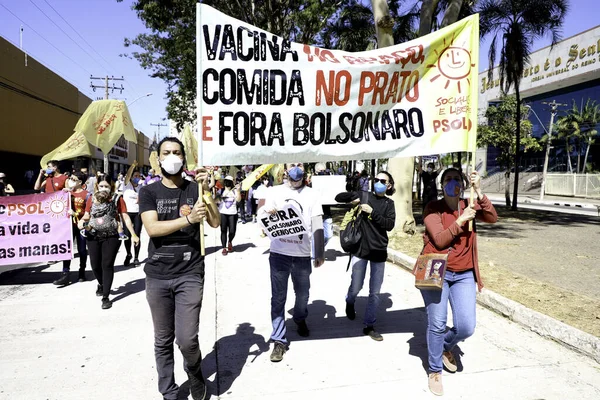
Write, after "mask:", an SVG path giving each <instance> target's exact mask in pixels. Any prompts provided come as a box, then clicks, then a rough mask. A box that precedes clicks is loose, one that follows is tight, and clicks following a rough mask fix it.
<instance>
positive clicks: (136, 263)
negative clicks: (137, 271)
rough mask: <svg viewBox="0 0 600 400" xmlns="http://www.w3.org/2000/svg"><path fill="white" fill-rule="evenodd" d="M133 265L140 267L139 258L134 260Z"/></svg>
mask: <svg viewBox="0 0 600 400" xmlns="http://www.w3.org/2000/svg"><path fill="white" fill-rule="evenodd" d="M133 265H140V260H139V259H138V258H137V257H136V258H134V259H133Z"/></svg>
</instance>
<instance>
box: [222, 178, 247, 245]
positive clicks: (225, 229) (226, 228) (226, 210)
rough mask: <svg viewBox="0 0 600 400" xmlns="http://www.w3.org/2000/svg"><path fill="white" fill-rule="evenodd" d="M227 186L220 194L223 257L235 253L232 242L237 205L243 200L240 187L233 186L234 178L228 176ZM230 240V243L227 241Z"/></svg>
mask: <svg viewBox="0 0 600 400" xmlns="http://www.w3.org/2000/svg"><path fill="white" fill-rule="evenodd" d="M223 185H224V186H225V187H224V188H223V189H221V190H220V192H219V200H220V201H219V212H220V213H221V244H222V245H223V252H222V253H223V255H224V256H226V255H227V253H229V252H231V251H233V245H232V244H231V242H232V241H233V238H234V237H235V231H236V228H237V219H238V214H237V205H236V203H238V202H240V201H241V200H242V194H241V192H240V188H239V185H236V186H235V187H234V186H233V177H232V176H231V175H227V176H226V177H225V179H224V180H223ZM227 239H229V241H228V240H227Z"/></svg>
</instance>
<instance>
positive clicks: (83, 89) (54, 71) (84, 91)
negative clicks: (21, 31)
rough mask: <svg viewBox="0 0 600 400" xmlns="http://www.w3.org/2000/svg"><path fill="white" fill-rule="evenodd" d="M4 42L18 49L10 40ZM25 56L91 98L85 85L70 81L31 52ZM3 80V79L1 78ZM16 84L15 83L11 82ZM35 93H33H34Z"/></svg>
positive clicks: (73, 80)
mask: <svg viewBox="0 0 600 400" xmlns="http://www.w3.org/2000/svg"><path fill="white" fill-rule="evenodd" d="M4 40H6V41H7V42H9V43H10V44H12V45H13V46H15V47H17V48H18V47H19V46H18V45H17V44H16V43H15V42H13V41H12V40H10V39H8V38H4ZM27 54H28V55H30V56H32V58H33V59H34V60H35V61H36V62H38V63H40V64H41V65H43V66H44V67H45V68H46V69H48V70H49V71H51V72H53V73H54V74H56V75H58V76H59V77H60V78H61V79H64V80H65V81H67V82H69V84H70V85H72V86H74V87H75V88H77V90H79V91H80V92H81V93H83V94H86V95H89V96H93V94H92V91H91V90H90V88H89V87H88V86H86V85H82V84H81V83H77V82H76V81H75V79H71V78H67V75H66V74H64V73H63V72H62V71H61V70H60V69H58V68H56V67H54V66H53V65H52V64H50V63H49V62H47V61H43V60H42V59H41V58H40V57H38V56H37V55H36V54H35V53H33V52H31V51H27ZM3 78H4V77H3ZM4 79H6V80H8V81H9V82H12V81H10V80H9V79H7V78H4ZM13 83H16V82H13ZM34 93H35V92H34Z"/></svg>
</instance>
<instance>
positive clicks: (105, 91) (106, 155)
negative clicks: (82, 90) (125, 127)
mask: <svg viewBox="0 0 600 400" xmlns="http://www.w3.org/2000/svg"><path fill="white" fill-rule="evenodd" d="M101 79H103V80H104V86H99V85H94V84H93V83H90V87H91V88H92V90H93V91H94V92H95V91H96V89H104V100H108V91H109V90H112V92H113V93H114V92H115V90H118V91H119V93H123V90H125V88H124V87H123V84H121V87H117V86H115V84H114V82H113V84H112V87H111V86H108V81H109V80H110V81H124V80H125V79H124V78H123V77H120V78H115V77H114V76H111V77H109V76H108V75H106V76H105V77H104V78H102V77H95V76H90V80H101ZM104 173H105V174H108V173H109V165H108V154H105V155H104Z"/></svg>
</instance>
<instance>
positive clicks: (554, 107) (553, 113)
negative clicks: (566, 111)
mask: <svg viewBox="0 0 600 400" xmlns="http://www.w3.org/2000/svg"><path fill="white" fill-rule="evenodd" d="M543 104H548V105H550V107H551V109H550V127H549V130H546V127H545V126H544V124H543V123H542V121H541V120H540V117H538V115H537V114H536V112H535V111H534V110H533V108H531V106H530V105H527V106H526V107H527V108H529V109H530V110H531V111H532V112H533V115H535V117H536V118H537V120H538V121H540V124H541V125H542V128H544V131H545V132H546V133H547V134H548V140H547V141H546V155H545V156H544V169H543V172H542V186H541V188H540V201H542V200H544V194H545V192H546V176H547V174H548V160H549V158H550V148H551V146H550V142H551V141H552V127H553V125H554V117H555V116H556V114H557V113H558V106H560V105H562V104H560V103H557V102H556V100H552V103H546V102H543Z"/></svg>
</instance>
